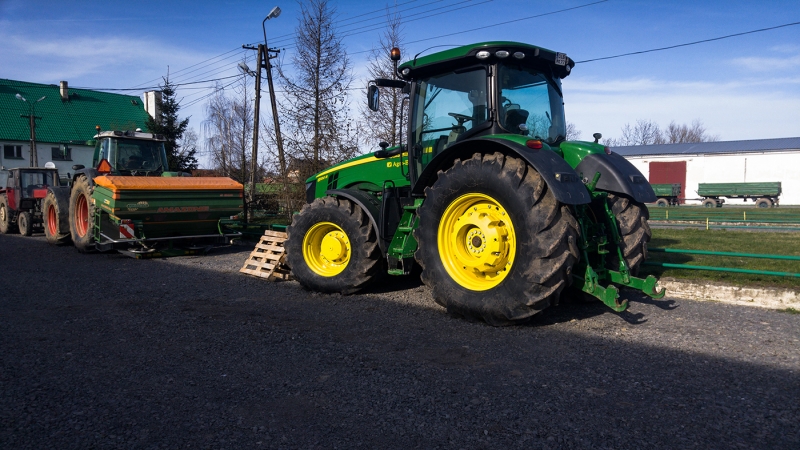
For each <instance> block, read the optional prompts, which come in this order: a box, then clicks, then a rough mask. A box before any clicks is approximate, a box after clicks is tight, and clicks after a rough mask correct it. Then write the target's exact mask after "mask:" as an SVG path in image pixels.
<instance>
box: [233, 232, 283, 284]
mask: <svg viewBox="0 0 800 450" xmlns="http://www.w3.org/2000/svg"><path fill="white" fill-rule="evenodd" d="M286 238H287V235H286V233H282V232H280V231H271V230H266V231H264V236H262V237H261V240H260V241H259V242H258V244H256V248H255V249H254V250H253V252H252V253H250V256H249V257H247V261H245V262H244V266H243V267H242V268H241V269H239V272H242V273H246V274H248V275H253V276H256V277H261V278H266V279H267V280H269V281H276V280H291V279H292V273H291V270H290V269H289V267H288V266H287V265H286V264H285V263H284V259H285V258H286V249H285V248H284V247H283V243H284V241H286Z"/></svg>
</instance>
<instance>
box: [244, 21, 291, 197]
mask: <svg viewBox="0 0 800 450" xmlns="http://www.w3.org/2000/svg"><path fill="white" fill-rule="evenodd" d="M280 15H281V8H280V7H278V6H276V7H274V8H272V11H270V12H269V14H267V17H265V18H264V20H263V21H261V30H262V31H263V32H264V44H263V45H262V44H258V48H253V47H249V46H244V45H243V46H242V47H244V48H249V49H253V50H258V59H257V63H256V70H255V73H253V72H252V71H251V70H250V68H249V67H248V66H247V64H245V63H243V62H242V63H239V69H240V70H241V71H242V72H243V73H246V74H250V75H254V76H255V78H256V104H255V114H254V116H253V156H252V160H251V161H250V199H251V200H252V199H254V198H255V193H256V163H257V160H258V119H259V114H260V105H261V68H262V67H263V66H264V65H266V68H267V84H268V86H269V98H270V103H271V105H272V120H273V125H274V126H275V141H276V143H277V145H278V161H279V164H280V166H281V167H280V169H281V175H282V176H285V173H286V159H285V158H284V154H283V139H282V138H281V127H280V122H279V121H278V106H277V104H276V100H275V89H274V88H273V85H272V64H270V62H269V60H270V59H272V57H270V55H269V52H270V51H273V52H276V53H277V52H278V51H279V50H270V49H269V47H268V46H267V27H266V23H267V21H268V20H269V19H274V18H276V17H278V16H280ZM284 181H285V180H284Z"/></svg>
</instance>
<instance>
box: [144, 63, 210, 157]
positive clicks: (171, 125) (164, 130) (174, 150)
mask: <svg viewBox="0 0 800 450" xmlns="http://www.w3.org/2000/svg"><path fill="white" fill-rule="evenodd" d="M160 87H161V101H160V102H159V103H158V114H157V115H156V117H155V118H153V117H148V118H147V124H146V125H147V129H148V130H149V131H150V132H151V133H155V134H160V135H163V136H164V138H165V139H166V142H165V143H164V148H165V149H166V151H167V164H168V165H169V170H170V171H175V172H189V171H191V170H193V169H197V164H198V163H197V157H196V156H195V155H196V153H197V150H196V149H195V148H194V147H188V148H182V146H181V141H182V139H183V133H184V132H185V131H186V127H187V126H189V119H188V118H186V119H183V120H180V119H179V118H178V111H179V110H180V105H179V104H178V101H177V99H176V98H175V95H176V92H175V86H174V85H173V84H171V83H170V82H169V76H167V77H164V84H163V85H161V86H160Z"/></svg>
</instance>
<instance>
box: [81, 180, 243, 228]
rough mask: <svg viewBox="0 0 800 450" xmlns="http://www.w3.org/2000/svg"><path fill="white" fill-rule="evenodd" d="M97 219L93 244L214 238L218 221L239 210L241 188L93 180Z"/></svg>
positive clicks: (219, 182) (202, 182)
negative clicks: (130, 231)
mask: <svg viewBox="0 0 800 450" xmlns="http://www.w3.org/2000/svg"><path fill="white" fill-rule="evenodd" d="M94 181H95V189H94V192H93V195H92V198H93V200H94V202H95V211H96V214H99V215H100V220H99V222H100V229H99V233H100V236H99V237H98V238H97V242H99V243H102V242H104V241H108V240H117V238H120V239H126V238H128V239H130V238H131V237H130V236H126V234H128V230H127V229H122V228H121V227H122V225H123V224H131V225H133V229H134V234H135V237H136V238H139V239H155V238H166V237H182V236H204V235H216V234H219V221H220V220H221V219H229V218H230V217H231V216H233V215H236V214H238V213H239V212H241V210H242V185H241V184H239V183H237V182H236V181H233V180H231V179H230V178H211V177H204V178H187V177H175V178H172V177H125V176H101V177H97V178H95V179H94Z"/></svg>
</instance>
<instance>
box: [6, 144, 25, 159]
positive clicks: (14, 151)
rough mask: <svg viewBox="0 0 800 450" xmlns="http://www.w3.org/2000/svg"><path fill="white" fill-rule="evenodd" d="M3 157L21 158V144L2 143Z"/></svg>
mask: <svg viewBox="0 0 800 450" xmlns="http://www.w3.org/2000/svg"><path fill="white" fill-rule="evenodd" d="M3 158H6V159H22V146H21V145H4V146H3Z"/></svg>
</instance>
